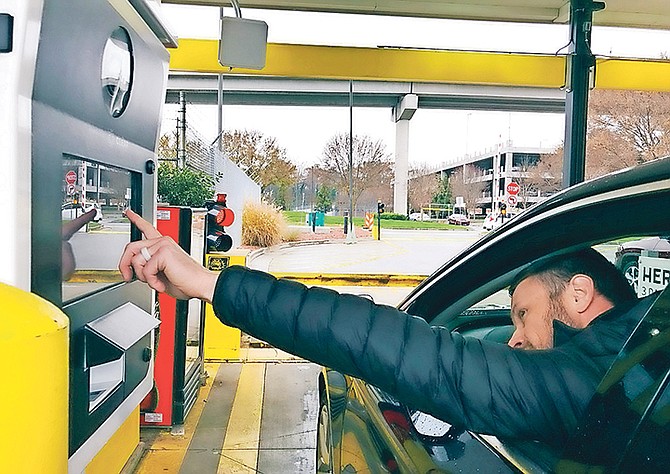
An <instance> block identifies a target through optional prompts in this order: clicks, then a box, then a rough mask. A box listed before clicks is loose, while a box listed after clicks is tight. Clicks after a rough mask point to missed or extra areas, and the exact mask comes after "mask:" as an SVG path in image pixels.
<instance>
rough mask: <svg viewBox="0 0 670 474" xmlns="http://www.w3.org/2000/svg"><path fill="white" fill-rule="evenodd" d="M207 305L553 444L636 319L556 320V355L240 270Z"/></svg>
mask: <svg viewBox="0 0 670 474" xmlns="http://www.w3.org/2000/svg"><path fill="white" fill-rule="evenodd" d="M213 305H214V311H215V313H216V315H217V316H218V318H219V319H220V320H221V321H222V322H223V323H225V324H227V325H230V326H234V327H238V328H240V329H241V330H242V331H244V332H246V333H248V334H250V335H252V336H254V337H257V338H259V339H262V340H264V341H266V342H268V343H270V344H272V345H273V346H275V347H277V348H280V349H282V350H285V351H287V352H290V353H292V354H295V355H297V356H300V357H302V358H305V359H307V360H310V361H313V362H316V363H318V364H321V365H324V366H327V367H330V368H332V369H335V370H338V371H340V372H342V373H346V374H349V375H352V376H354V377H358V378H360V379H363V380H365V381H367V382H369V383H371V384H373V385H375V386H377V387H379V388H381V389H383V390H385V391H386V392H388V393H390V394H392V395H394V396H396V397H397V398H398V399H399V400H401V401H403V402H404V403H406V404H407V405H409V406H411V407H413V408H415V409H418V410H422V411H425V412H427V413H430V414H432V415H434V416H436V417H438V418H440V419H443V420H445V421H448V422H449V423H451V424H455V425H459V426H462V427H463V428H466V429H468V430H472V431H475V432H479V433H488V434H493V435H496V436H501V437H515V438H525V439H534V440H542V441H545V442H548V443H550V444H557V443H563V442H564V441H565V439H566V438H567V437H568V436H569V435H570V433H572V432H573V430H574V429H575V428H576V426H577V422H578V421H579V419H580V416H581V414H582V413H583V412H584V410H585V408H586V406H587V404H588V402H589V400H590V399H591V397H592V395H593V394H594V393H595V390H596V387H597V385H598V383H599V382H600V380H601V379H602V377H603V375H604V374H605V371H606V370H607V369H608V368H609V366H610V365H611V363H612V361H613V360H614V358H615V356H616V355H617V354H618V352H619V350H620V349H621V347H622V346H623V344H624V342H625V340H626V339H627V337H628V335H629V334H630V333H631V332H632V330H633V329H634V328H635V326H636V325H637V323H638V322H639V319H640V316H641V315H640V314H639V313H640V312H639V311H637V308H636V311H628V309H629V308H615V309H613V310H610V311H609V312H607V313H605V314H603V315H601V316H599V317H598V318H596V319H595V320H594V321H593V322H592V323H591V324H590V325H589V326H588V327H587V328H586V329H583V330H579V331H577V330H571V329H569V328H567V327H563V328H561V327H556V326H557V325H556V324H555V329H556V333H555V334H556V336H555V343H556V345H557V346H556V347H555V348H554V349H551V350H537V351H522V350H518V349H511V348H509V347H507V346H506V345H504V344H499V343H495V342H490V341H483V340H479V339H474V338H469V337H463V336H461V335H459V334H457V333H452V332H450V331H448V330H446V329H444V328H440V327H434V326H430V325H429V324H428V323H426V321H425V320H423V319H421V318H418V317H414V316H410V315H408V314H407V313H404V312H402V311H399V310H397V309H395V308H392V307H389V306H384V305H378V304H375V303H373V302H372V301H370V300H369V299H366V298H362V297H358V296H354V295H346V294H339V293H337V292H335V291H332V290H328V289H324V288H318V287H312V288H307V287H305V286H304V285H302V284H300V283H296V282H292V281H287V280H277V279H275V278H274V277H273V276H271V275H268V274H266V273H262V272H258V271H253V270H248V269H246V268H244V267H230V268H228V269H226V270H224V271H223V272H222V273H221V276H220V277H219V279H218V282H217V285H216V290H215V292H214V301H213ZM558 326H560V323H558ZM559 338H561V339H563V341H559V340H558V339H559Z"/></svg>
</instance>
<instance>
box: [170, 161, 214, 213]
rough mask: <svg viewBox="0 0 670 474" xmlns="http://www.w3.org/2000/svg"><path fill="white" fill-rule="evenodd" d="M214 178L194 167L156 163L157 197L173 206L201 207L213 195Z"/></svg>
mask: <svg viewBox="0 0 670 474" xmlns="http://www.w3.org/2000/svg"><path fill="white" fill-rule="evenodd" d="M214 181H215V180H214V178H213V177H212V176H210V175H208V174H207V173H203V172H202V171H198V170H196V169H192V168H188V167H184V168H178V167H177V166H175V165H174V164H172V163H168V162H165V161H164V162H162V163H161V164H160V165H158V198H159V200H160V201H162V202H167V203H170V204H172V205H173V206H190V207H202V206H204V204H205V201H206V200H207V199H212V196H213V195H214Z"/></svg>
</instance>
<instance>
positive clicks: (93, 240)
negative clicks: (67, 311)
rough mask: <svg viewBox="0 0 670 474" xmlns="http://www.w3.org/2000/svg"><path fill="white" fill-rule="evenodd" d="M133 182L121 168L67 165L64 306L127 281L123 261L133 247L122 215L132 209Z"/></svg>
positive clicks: (85, 163) (63, 204) (83, 163)
mask: <svg viewBox="0 0 670 474" xmlns="http://www.w3.org/2000/svg"><path fill="white" fill-rule="evenodd" d="M130 177H131V175H130V172H129V171H125V170H121V169H118V168H113V167H109V166H104V165H100V164H97V163H93V162H90V161H86V160H81V159H78V158H72V157H67V158H65V159H64V160H63V187H62V190H63V192H62V202H61V221H62V224H63V245H62V252H63V253H62V259H63V286H62V289H63V301H68V300H71V299H73V298H76V297H78V296H82V295H85V294H88V293H91V292H93V291H96V290H98V289H101V288H104V287H106V286H109V285H111V284H114V283H117V282H120V281H121V280H122V278H121V273H120V272H119V271H118V259H119V256H120V255H121V253H122V252H123V248H124V247H125V245H126V244H127V243H128V242H130V223H129V221H128V219H126V218H125V217H124V216H123V214H122V213H123V210H124V209H125V208H126V207H128V205H129V204H130V195H131V179H130Z"/></svg>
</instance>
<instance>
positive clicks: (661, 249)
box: [614, 236, 670, 291]
mask: <svg viewBox="0 0 670 474" xmlns="http://www.w3.org/2000/svg"><path fill="white" fill-rule="evenodd" d="M645 250H646V251H649V252H653V255H654V256H656V257H660V258H670V236H664V237H647V238H645V239H639V240H631V241H630V242H625V243H623V244H621V245H620V246H619V248H618V249H617V251H616V254H615V255H614V258H615V260H614V263H615V265H616V266H617V268H619V269H620V270H621V272H622V273H623V274H624V275H625V277H626V279H627V280H628V283H630V284H631V286H632V287H633V288H634V289H635V290H636V291H637V278H638V268H639V265H638V260H639V258H640V255H641V254H642V251H645Z"/></svg>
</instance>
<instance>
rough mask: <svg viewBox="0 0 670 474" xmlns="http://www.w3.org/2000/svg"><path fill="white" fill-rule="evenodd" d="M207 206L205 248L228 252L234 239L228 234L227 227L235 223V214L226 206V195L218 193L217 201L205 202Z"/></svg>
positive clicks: (207, 250) (212, 250)
mask: <svg viewBox="0 0 670 474" xmlns="http://www.w3.org/2000/svg"><path fill="white" fill-rule="evenodd" d="M205 207H206V208H207V218H206V219H205V235H206V238H205V250H206V252H208V253H209V252H217V251H218V252H227V251H228V250H230V248H231V247H232V246H233V239H232V237H230V236H229V235H228V234H226V230H225V227H227V226H229V225H231V224H232V223H233V221H234V220H235V214H234V213H233V211H232V209H228V207H227V206H226V195H225V194H217V195H216V201H207V202H205Z"/></svg>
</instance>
